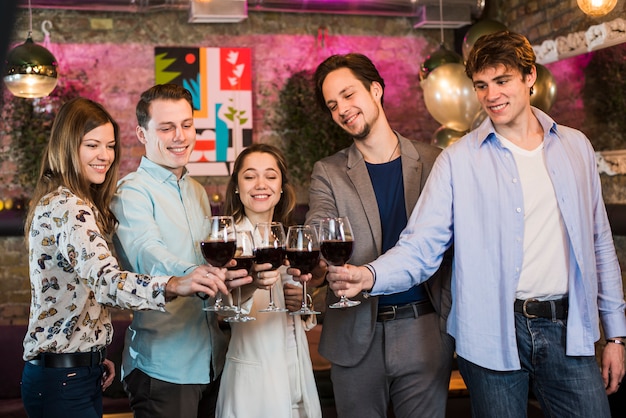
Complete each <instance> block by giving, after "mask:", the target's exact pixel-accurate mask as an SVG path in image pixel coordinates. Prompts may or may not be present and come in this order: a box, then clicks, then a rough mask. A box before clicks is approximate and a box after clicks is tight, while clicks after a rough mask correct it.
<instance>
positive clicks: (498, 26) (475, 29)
mask: <svg viewBox="0 0 626 418" xmlns="http://www.w3.org/2000/svg"><path fill="white" fill-rule="evenodd" d="M503 30H507V27H506V26H505V25H504V24H502V23H500V22H498V21H496V20H491V19H485V20H481V21H479V22H476V23H475V24H474V25H472V26H471V27H470V28H469V29H468V30H467V33H466V34H465V37H464V38H463V48H462V49H463V60H464V61H467V57H468V55H469V53H470V51H471V50H472V47H473V46H474V43H475V42H476V41H477V40H478V38H480V37H481V36H483V35H487V34H490V33H496V32H501V31H503Z"/></svg>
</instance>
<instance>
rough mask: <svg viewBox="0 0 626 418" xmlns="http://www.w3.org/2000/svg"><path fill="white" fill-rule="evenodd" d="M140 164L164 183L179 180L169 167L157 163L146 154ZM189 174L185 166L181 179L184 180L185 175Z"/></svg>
mask: <svg viewBox="0 0 626 418" xmlns="http://www.w3.org/2000/svg"><path fill="white" fill-rule="evenodd" d="M139 166H140V167H141V169H143V170H144V171H145V172H147V173H148V174H150V176H152V177H153V178H155V179H156V180H159V181H161V182H163V183H165V182H167V181H178V179H177V178H176V176H175V175H174V173H172V172H171V171H170V170H168V169H167V168H165V167H162V166H160V165H158V164H157V163H155V162H153V161H151V160H149V159H148V158H146V157H145V156H143V157H141V163H140V164H139ZM188 174H189V171H187V167H183V175H182V176H181V177H180V179H181V180H183V179H184V178H185V177H187V175H188Z"/></svg>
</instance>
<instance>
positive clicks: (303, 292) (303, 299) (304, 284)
mask: <svg viewBox="0 0 626 418" xmlns="http://www.w3.org/2000/svg"><path fill="white" fill-rule="evenodd" d="M306 308H307V306H306V282H302V310H303V311H304V310H306Z"/></svg>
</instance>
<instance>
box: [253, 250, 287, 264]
mask: <svg viewBox="0 0 626 418" xmlns="http://www.w3.org/2000/svg"><path fill="white" fill-rule="evenodd" d="M254 256H255V257H256V260H255V263H257V264H263V263H272V268H273V269H277V268H278V267H280V266H282V265H283V249H282V247H279V248H273V247H266V248H257V249H256V250H254Z"/></svg>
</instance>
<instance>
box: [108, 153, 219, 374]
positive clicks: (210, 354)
mask: <svg viewBox="0 0 626 418" xmlns="http://www.w3.org/2000/svg"><path fill="white" fill-rule="evenodd" d="M111 209H112V210H113V213H114V214H115V216H116V217H117V219H118V221H119V226H118V229H117V232H116V235H115V237H114V244H115V249H116V251H117V254H118V257H119V261H120V263H121V264H122V265H123V266H124V267H125V268H127V269H129V270H132V271H135V272H141V273H146V274H151V275H174V276H183V275H185V274H187V273H189V271H190V270H191V269H192V268H193V267H194V266H196V265H199V264H204V263H205V261H204V258H203V257H202V253H201V251H200V245H199V242H200V240H201V239H202V236H201V234H202V222H203V219H204V216H205V215H210V214H211V206H210V203H209V199H208V196H207V194H206V191H205V190H204V188H203V187H202V185H201V184H200V183H198V182H197V181H196V180H194V179H193V178H191V177H190V176H188V175H187V173H186V171H185V174H184V175H183V176H182V177H181V179H180V180H178V179H177V178H176V176H175V175H174V174H172V173H171V172H170V171H169V170H166V169H165V168H163V167H161V166H159V165H157V164H155V163H153V162H152V161H150V160H148V159H147V158H145V157H144V158H142V160H141V164H140V166H139V168H138V169H137V171H136V172H134V173H130V174H128V175H127V176H126V177H124V178H123V179H122V180H120V182H119V185H118V190H117V193H116V194H115V196H114V198H113V202H112V204H111ZM206 303H207V302H205V301H202V300H201V299H200V298H197V297H180V298H176V299H174V300H173V301H171V302H169V303H167V304H166V306H165V309H166V311H165V312H152V311H140V312H135V313H134V315H133V321H132V324H131V325H130V327H129V329H128V332H127V333H126V341H125V349H124V355H123V362H122V378H124V377H125V376H128V374H129V373H130V372H131V371H132V370H133V369H135V368H139V369H140V370H141V371H143V372H144V373H146V374H148V375H149V376H152V377H155V378H157V379H161V380H164V381H166V382H170V383H178V384H204V383H208V382H209V381H210V376H211V366H212V369H213V377H216V376H217V375H219V373H221V371H222V368H223V366H224V360H225V354H226V348H227V347H226V339H225V336H224V335H223V333H222V332H221V331H220V330H219V329H218V326H217V321H216V320H215V317H214V314H212V313H208V312H205V311H203V310H202V307H203V306H204V305H205V304H206Z"/></svg>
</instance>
